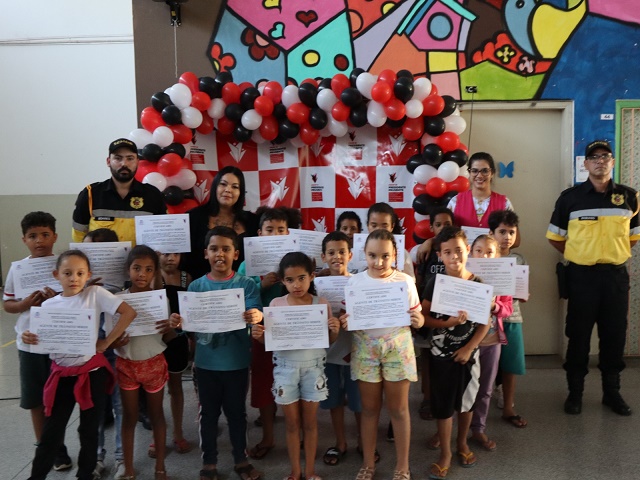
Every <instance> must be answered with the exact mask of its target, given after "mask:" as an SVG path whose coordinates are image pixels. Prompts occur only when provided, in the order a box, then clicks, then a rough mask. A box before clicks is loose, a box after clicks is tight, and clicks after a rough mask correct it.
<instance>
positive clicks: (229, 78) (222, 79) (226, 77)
mask: <svg viewBox="0 0 640 480" xmlns="http://www.w3.org/2000/svg"><path fill="white" fill-rule="evenodd" d="M216 82H218V83H219V84H220V85H224V84H225V83H229V82H233V75H231V73H229V72H220V73H219V74H218V75H216Z"/></svg>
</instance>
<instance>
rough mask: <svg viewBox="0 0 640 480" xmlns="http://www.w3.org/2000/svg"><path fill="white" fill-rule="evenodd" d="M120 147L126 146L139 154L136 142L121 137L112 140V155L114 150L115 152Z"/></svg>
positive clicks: (110, 147) (110, 152) (110, 146)
mask: <svg viewBox="0 0 640 480" xmlns="http://www.w3.org/2000/svg"><path fill="white" fill-rule="evenodd" d="M119 148H126V149H127V150H129V151H131V152H133V153H135V154H136V155H137V154H138V147H137V146H136V144H135V143H133V142H132V141H131V140H129V139H128V138H119V139H117V140H114V141H113V142H111V144H110V145H109V155H111V154H112V153H113V152H115V151H116V150H118V149H119Z"/></svg>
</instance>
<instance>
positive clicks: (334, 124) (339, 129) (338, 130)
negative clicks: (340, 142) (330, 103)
mask: <svg viewBox="0 0 640 480" xmlns="http://www.w3.org/2000/svg"><path fill="white" fill-rule="evenodd" d="M329 131H330V132H331V135H333V136H335V137H344V136H345V135H346V134H347V132H348V131H349V125H347V122H339V121H337V120H336V119H335V118H333V117H331V118H330V119H329Z"/></svg>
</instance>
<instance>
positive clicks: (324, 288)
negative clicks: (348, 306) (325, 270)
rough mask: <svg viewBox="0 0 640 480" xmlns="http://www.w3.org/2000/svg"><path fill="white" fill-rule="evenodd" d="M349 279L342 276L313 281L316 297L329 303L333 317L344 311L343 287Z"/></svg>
mask: <svg viewBox="0 0 640 480" xmlns="http://www.w3.org/2000/svg"><path fill="white" fill-rule="evenodd" d="M349 278H350V277H346V276H344V275H335V276H334V275H331V276H329V277H316V278H315V279H314V280H313V284H314V285H315V286H316V291H317V292H318V296H319V297H324V298H326V299H327V300H328V301H329V303H330V304H331V311H332V312H333V314H334V315H335V316H338V312H340V310H345V303H344V287H346V286H347V282H349ZM345 311H346V310H345Z"/></svg>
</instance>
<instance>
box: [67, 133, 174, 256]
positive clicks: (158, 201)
mask: <svg viewBox="0 0 640 480" xmlns="http://www.w3.org/2000/svg"><path fill="white" fill-rule="evenodd" d="M107 166H108V167H109V169H110V170H111V178H110V179H108V180H105V181H104V182H96V183H92V184H91V185H87V187H86V188H85V189H84V190H82V191H81V192H80V194H79V195H78V199H77V200H76V207H75V210H74V211H73V230H72V238H73V241H74V242H82V239H83V238H84V237H85V235H86V234H87V232H90V231H93V230H97V229H98V228H108V229H109V230H113V231H115V232H116V233H117V234H118V239H119V240H120V241H121V242H124V241H130V242H131V243H132V245H135V242H136V233H135V223H134V217H136V216H138V215H160V214H164V213H167V206H166V204H165V202H164V197H163V195H162V193H161V192H160V191H159V190H158V189H157V188H156V187H154V186H153V185H149V184H143V183H140V182H139V181H137V180H136V179H135V178H134V176H135V174H136V170H137V169H138V148H137V147H136V144H135V143H133V142H132V141H131V140H128V139H126V138H119V139H117V140H114V141H113V142H111V144H110V145H109V156H108V157H107Z"/></svg>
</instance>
